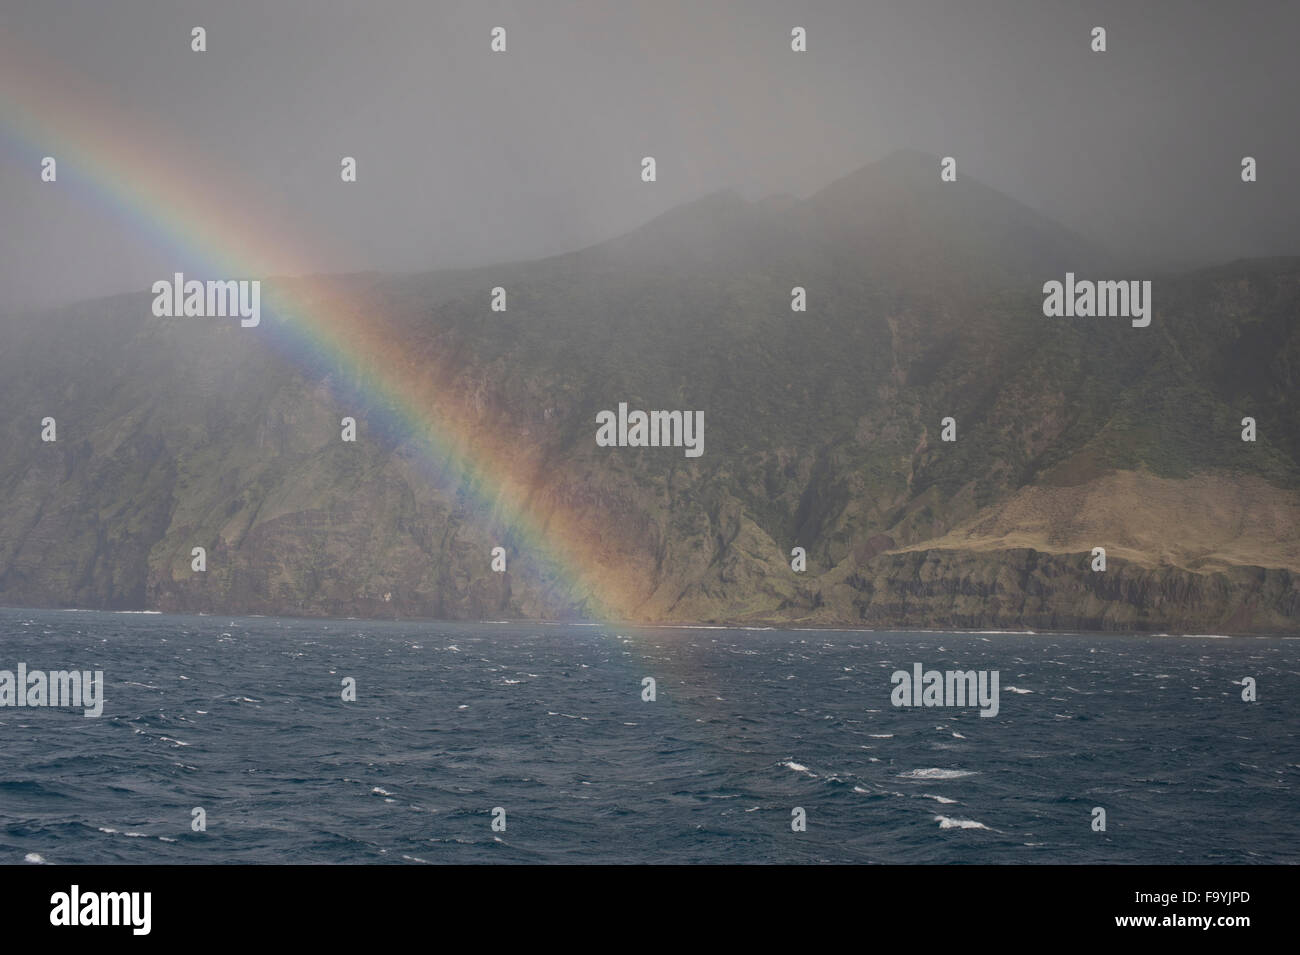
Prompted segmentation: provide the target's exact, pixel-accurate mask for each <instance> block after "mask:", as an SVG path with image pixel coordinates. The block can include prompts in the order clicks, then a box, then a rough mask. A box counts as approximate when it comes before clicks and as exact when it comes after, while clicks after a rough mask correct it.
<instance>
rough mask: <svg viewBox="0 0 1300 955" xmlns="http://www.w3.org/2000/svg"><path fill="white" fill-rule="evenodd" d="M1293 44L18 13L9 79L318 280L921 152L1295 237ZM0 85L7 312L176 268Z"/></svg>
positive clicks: (590, 232)
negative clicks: (105, 134)
mask: <svg viewBox="0 0 1300 955" xmlns="http://www.w3.org/2000/svg"><path fill="white" fill-rule="evenodd" d="M1098 25H1100V26H1104V27H1106V28H1107V30H1108V47H1109V49H1108V52H1106V53H1104V54H1094V53H1092V52H1091V51H1090V49H1089V43H1090V36H1089V34H1090V30H1091V28H1092V27H1093V26H1098ZM194 26H203V27H205V28H206V29H207V33H208V51H207V52H205V53H194V52H192V51H191V50H190V29H191V28H192V27H194ZM495 26H502V27H505V28H506V30H507V31H508V32H507V38H508V51H507V52H506V53H505V54H493V53H491V52H490V51H489V39H490V37H489V31H490V29H491V28H492V27H495ZM794 26H803V27H805V28H806V29H807V31H808V52H807V53H803V54H796V53H793V52H791V50H790V30H791V28H792V27H794ZM1298 37H1300V3H1297V2H1293V0H1277V2H1263V0H1242V2H1204V3H1201V2H1190V0H1184V2H1170V3H1166V2H1155V0H1143V2H1140V3H1138V2H1132V0H1124V2H1116V3H1091V2H1060V3H1057V2H1049V0H1025V2H1014V3H1013V2H991V0H952V2H926V0H899V2H885V3H876V2H865V0H842V2H813V0H808V2H801V0H780V2H778V0H744V2H738V0H737V2H726V3H724V2H713V0H683V2H675V0H637V2H631V0H625V2H618V0H609V2H604V3H598V2H586V3H578V2H556V0H527V2H518V3H504V2H493V0H477V2H464V3H445V2H439V0H353V2H342V0H292V2H291V0H256V2H254V0H220V2H216V0H209V2H203V3H196V2H185V0H98V2H94V3H91V2H86V0H30V2H20V0H0V84H3V85H2V86H0V93H3V96H8V97H9V98H10V99H9V102H18V103H19V104H28V103H32V102H41V101H44V102H46V103H47V105H48V104H53V106H54V108H53V109H46V110H45V112H47V113H53V114H54V115H50V116H48V117H47V118H48V119H49V120H50V122H51V123H52V124H55V125H58V124H59V123H61V122H63V121H64V117H62V116H61V115H59V114H61V113H62V112H63V107H64V106H65V105H66V104H68V103H75V102H78V101H81V100H82V99H83V97H84V99H85V101H86V102H91V101H93V102H95V103H96V104H97V105H96V107H95V108H96V111H97V115H100V116H101V117H102V118H103V119H105V120H106V121H109V122H111V123H112V124H113V127H114V128H115V129H116V130H118V132H119V134H120V135H122V136H125V137H128V138H129V139H130V140H131V141H133V142H135V143H136V144H137V145H143V146H145V147H146V148H148V149H149V150H150V151H151V152H153V153H154V155H156V156H157V157H158V158H157V161H158V162H159V163H163V164H166V163H181V164H183V165H184V164H186V163H188V165H185V167H184V168H182V169H181V170H180V171H181V173H182V174H183V175H185V174H187V173H188V174H192V175H193V177H194V181H195V185H194V188H196V189H197V188H206V187H207V186H206V184H211V188H212V189H213V190H219V191H220V194H217V193H214V195H213V196H212V197H209V198H210V199H211V201H220V200H221V195H229V196H230V197H231V203H232V206H238V207H240V208H250V207H251V208H253V209H255V210H257V211H258V216H257V217H256V219H255V220H253V221H257V222H263V221H265V222H269V223H275V224H276V225H277V228H280V229H282V230H283V232H284V234H286V235H288V236H293V235H300V236H303V237H304V242H303V245H302V247H301V248H298V249H297V250H296V251H295V252H294V253H293V254H290V251H289V247H290V246H291V245H293V243H292V240H290V241H288V242H286V243H285V244H283V245H280V246H277V247H279V248H283V249H284V250H285V254H284V256H283V257H282V258H277V257H275V256H271V257H270V258H271V259H272V260H268V261H263V262H259V263H258V264H259V266H260V267H261V268H262V270H263V272H262V274H264V275H270V274H275V273H277V272H282V271H288V270H291V269H293V268H295V267H297V266H299V265H300V263H301V261H302V259H301V256H302V255H303V254H305V253H303V251H302V250H303V249H305V248H310V250H311V252H310V256H309V261H310V262H311V263H312V266H313V267H314V268H317V269H319V270H321V271H360V270H366V269H382V270H394V271H398V270H403V271H404V270H423V269H429V268H437V267H444V266H456V265H468V264H479V263H484V262H490V261H500V260H508V259H516V258H531V257H536V256H541V255H546V254H551V253H556V252H563V251H568V250H571V249H574V248H579V247H582V246H584V245H588V244H591V243H594V242H597V241H600V240H602V239H605V238H608V237H611V236H614V235H617V234H619V233H621V232H624V231H627V230H628V229H630V228H633V227H635V226H637V225H639V224H640V223H642V222H644V221H646V220H648V219H650V218H652V217H653V216H655V215H657V214H659V213H660V212H663V211H666V210H667V209H669V208H671V207H673V206H675V205H677V204H680V203H682V202H684V201H687V200H690V199H693V198H696V197H698V196H701V195H703V194H706V193H708V192H712V191H714V190H717V189H720V188H724V187H736V188H739V189H740V190H741V191H742V192H743V193H744V194H745V195H747V196H749V197H751V198H758V197H761V196H764V195H768V194H772V193H793V194H795V195H801V196H802V195H808V194H810V193H812V192H814V191H816V190H817V189H818V188H820V187H822V186H824V185H826V184H827V183H829V182H830V181H832V180H833V179H835V178H836V177H838V176H841V175H843V174H845V173H847V172H850V171H852V170H854V169H856V168H858V167H860V166H862V165H864V164H866V163H868V162H870V161H872V160H875V159H878V158H880V157H881V156H883V155H885V154H887V153H888V152H890V151H892V150H894V149H897V148H902V147H913V148H917V149H922V150H925V151H927V152H931V153H934V154H937V155H952V156H955V157H956V158H957V161H958V171H959V175H962V176H970V177H974V178H977V179H980V180H982V181H984V182H986V183H988V184H989V185H992V186H994V187H995V188H998V189H1000V190H1002V191H1004V192H1007V193H1009V194H1011V195H1013V196H1015V197H1016V198H1018V199H1020V200H1022V201H1024V202H1026V203H1028V204H1029V205H1031V206H1034V207H1035V208H1037V209H1039V210H1040V211H1042V212H1044V213H1046V214H1048V215H1050V216H1052V217H1054V218H1056V219H1058V220H1059V221H1061V222H1063V223H1064V224H1066V225H1068V226H1070V227H1071V228H1074V229H1076V230H1077V231H1079V232H1081V233H1083V234H1084V235H1086V236H1088V237H1090V238H1092V239H1094V240H1097V241H1100V242H1102V243H1103V244H1106V245H1108V246H1110V247H1111V248H1113V249H1116V250H1117V251H1119V252H1121V253H1124V254H1129V255H1144V256H1150V257H1154V258H1155V259H1157V260H1159V261H1162V262H1163V261H1170V262H1173V261H1188V262H1197V263H1200V262H1213V261H1220V260H1229V259H1233V258H1239V257H1244V256H1255V255H1277V254H1297V253H1300V226H1297V223H1300V188H1297V185H1298V184H1300V161H1298V160H1297V156H1296V150H1297V132H1298V130H1300V122H1298V119H1300V109H1298V108H1297V101H1296V92H1297V90H1298V89H1300V56H1297V54H1296V48H1297V39H1298ZM38 93H43V95H39V96H38ZM6 102H7V101H6V100H5V99H4V98H3V97H0V108H5V115H3V116H0V309H10V308H13V307H17V306H28V305H32V304H41V303H48V302H61V301H68V300H72V299H78V298H86V297H90V296H96V295H101V294H109V293H116V292H121V291H132V290H138V291H146V290H147V289H148V287H149V286H150V284H151V283H152V282H153V281H154V280H155V279H158V278H162V277H164V276H169V275H170V274H171V272H172V271H173V270H174V269H173V266H175V265H176V255H175V250H174V248H173V247H172V246H170V244H169V243H168V242H167V241H165V239H164V238H163V237H161V236H160V235H159V234H157V233H155V232H152V231H151V230H149V229H147V228H144V224H145V221H147V220H141V219H140V218H139V217H138V216H132V215H131V214H129V213H124V211H123V210H122V209H121V208H118V207H114V206H113V205H111V204H106V203H104V202H102V201H101V197H102V193H101V191H100V190H97V189H96V188H88V187H87V183H86V180H85V177H86V175H87V173H88V171H89V170H90V169H91V168H92V166H90V165H88V164H94V163H95V161H96V157H95V156H93V155H90V154H82V153H80V152H79V150H78V149H77V148H76V147H75V145H74V146H73V147H70V148H68V149H65V150H64V151H63V152H62V153H61V154H59V155H58V156H57V157H56V158H58V160H59V163H60V165H59V181H58V183H56V184H49V183H43V182H41V180H40V169H39V158H40V156H41V155H44V151H43V149H42V144H41V142H40V141H39V138H40V137H39V134H38V135H37V136H36V137H35V138H33V137H32V135H31V128H29V127H28V125H27V124H24V123H20V122H18V121H16V120H15V119H14V115H12V112H11V111H10V110H8V109H7V107H4V104H5V103H6ZM74 115H75V114H74ZM73 142H74V144H75V142H76V136H75V135H74V136H73ZM345 155H350V156H355V157H356V158H357V160H358V163H359V167H358V171H359V181H358V182H357V183H355V184H350V185H345V184H343V183H342V182H341V180H340V177H339V161H340V159H341V157H343V156H345ZM645 155H653V156H655V157H656V159H657V161H658V177H659V181H658V182H657V183H655V184H653V185H647V184H644V183H642V182H641V181H640V176H639V173H640V166H639V163H640V159H641V157H642V156H645ZM1244 155H1251V156H1255V157H1256V158H1257V159H1258V161H1259V182H1257V183H1255V184H1253V185H1245V184H1243V183H1242V182H1241V180H1240V161H1241V157H1242V156H1244ZM185 157H189V159H186V158H185ZM195 157H198V159H201V161H202V162H201V164H199V163H197V162H196V161H195ZM200 165H201V167H202V172H199V170H200ZM936 175H937V170H936ZM141 188H144V189H146V190H147V188H148V187H147V184H142V185H141Z"/></svg>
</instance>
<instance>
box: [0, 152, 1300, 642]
mask: <svg viewBox="0 0 1300 955" xmlns="http://www.w3.org/2000/svg"><path fill="white" fill-rule="evenodd" d="M936 170H937V164H935V163H933V162H932V161H931V160H930V159H929V158H928V157H920V156H916V155H913V154H903V155H900V156H896V157H892V158H891V159H889V160H886V161H884V162H882V163H879V164H876V165H874V166H871V167H867V168H866V169H864V170H862V171H860V172H859V173H856V174H854V175H853V176H850V177H847V178H846V179H845V180H842V181H840V182H838V183H836V184H833V185H832V186H830V187H828V188H827V189H826V190H825V191H824V192H823V193H822V194H820V195H818V196H814V197H813V198H811V199H808V200H772V201H768V202H762V203H746V202H744V201H742V200H741V199H739V198H738V197H736V196H734V195H729V194H722V195H718V196H712V197H709V198H707V199H705V200H702V201H700V202H698V203H695V204H692V205H690V206H686V207H683V208H681V209H678V210H675V211H674V212H671V213H669V214H668V215H666V216H664V217H662V218H661V219H659V220H656V221H655V222H652V223H650V224H649V225H647V226H645V227H644V228H642V229H640V230H638V231H637V232H635V233H632V234H630V235H628V236H624V237H622V238H620V239H617V240H614V241H612V242H608V243H605V244H603V245H600V246H597V247H594V248H592V249H588V250H585V251H583V252H578V253H574V254H571V255H566V256H560V257H557V258H552V259H547V260H543V261H539V262H529V263H520V264H514V265H504V266H500V267H494V268H491V269H480V270H467V271H460V272H442V273H432V274H428V275H419V276H394V277H377V276H354V277H349V278H345V279H341V280H339V282H338V285H339V287H340V288H342V289H343V290H344V291H345V292H346V294H347V295H348V296H349V298H350V299H351V300H354V301H357V302H361V303H363V306H364V307H362V308H360V309H359V310H358V315H357V318H356V319H355V320H354V321H353V322H352V323H350V325H349V328H350V330H351V331H350V334H352V335H354V336H355V340H353V341H351V342H347V341H345V342H344V343H343V346H342V353H344V354H350V355H352V356H353V357H355V356H358V355H359V356H362V357H363V358H364V356H365V355H366V354H367V351H366V349H365V345H366V343H367V342H373V341H385V342H390V343H397V345H398V347H397V348H395V349H393V350H389V351H385V352H382V358H383V360H382V361H381V360H379V359H377V358H376V359H374V360H372V361H371V363H370V366H369V367H367V366H366V364H365V362H364V361H361V362H360V363H358V362H356V361H344V360H340V359H338V357H337V356H335V357H334V358H330V357H328V356H326V357H323V358H322V357H315V358H311V359H307V358H305V357H304V353H303V352H302V351H301V350H296V349H294V348H291V347H287V346H284V344H283V341H282V339H281V338H279V337H277V334H276V326H275V322H276V319H275V317H274V316H271V317H264V319H263V321H264V323H265V324H266V326H267V327H266V328H265V329H257V330H248V329H240V328H239V327H238V324H237V323H222V322H214V321H209V320H203V319H191V320H184V319H158V318H154V317H152V315H151V314H150V310H149V297H148V296H145V295H140V296H123V297H118V298H114V299H106V300H102V301H98V302H92V303H86V304H82V305H79V306H76V307H73V308H69V309H64V310H60V311H56V312H50V313H46V314H42V315H39V316H23V317H15V318H12V319H9V320H6V321H5V323H4V324H3V326H0V329H2V331H3V340H2V342H0V344H2V345H3V349H2V351H0V405H2V406H3V408H4V414H3V415H2V416H0V439H2V443H0V493H2V494H3V500H4V508H3V514H2V515H0V603H4V604H10V605H29V606H79V607H106V608H114V609H140V608H145V607H149V608H154V609H163V610H185V611H200V610H202V611H220V612H228V613H237V612H252V613H268V614H273V613H281V614H308V615H315V614H321V615H332V616H402V617H415V616H428V617H449V618H471V619H501V618H505V617H512V618H513V617H535V618H570V617H582V616H597V615H607V616H611V617H614V618H617V619H620V620H628V621H646V622H653V621H677V622H682V621H698V622H739V621H748V622H757V621H771V622H789V623H798V624H800V625H811V624H826V625H832V624H839V625H852V626H871V627H888V626H906V627H936V628H937V627H954V626H957V627H973V628H1010V627H1029V628H1034V629H1048V628H1086V629H1093V628H1095V629H1122V630H1131V629H1137V630H1177V631H1181V632H1186V631H1200V632H1205V631H1210V632H1213V631H1227V632H1295V631H1296V630H1297V629H1298V628H1297V625H1296V623H1295V621H1296V615H1297V607H1298V601H1300V589H1298V588H1297V583H1296V575H1297V574H1300V544H1297V535H1296V533H1295V531H1296V523H1297V517H1298V516H1300V468H1297V462H1298V461H1300V457H1298V455H1300V407H1298V406H1297V402H1296V399H1295V397H1294V395H1295V384H1296V381H1297V379H1298V378H1300V374H1298V372H1300V322H1297V320H1296V319H1297V315H1300V260H1282V261H1278V260H1273V261H1262V262H1261V261H1257V262H1238V263H1234V264H1231V265H1227V266H1223V267H1221V268H1217V269H1210V270H1204V271H1200V272H1195V273H1190V274H1184V275H1164V276H1161V275H1157V276H1134V275H1130V274H1129V273H1128V272H1127V271H1125V270H1124V269H1123V268H1122V266H1119V267H1116V266H1113V265H1108V264H1107V263H1105V261H1104V259H1103V257H1102V256H1100V255H1098V254H1097V253H1095V252H1094V251H1092V250H1090V249H1088V248H1087V247H1086V245H1085V244H1084V243H1082V242H1080V241H1079V240H1077V239H1075V238H1074V237H1072V236H1070V235H1069V234H1068V233H1066V232H1064V231H1063V230H1061V229H1059V228H1058V227H1056V226H1054V225H1053V224H1052V223H1050V222H1047V221H1046V220H1043V219H1041V218H1040V217H1038V216H1036V215H1035V214H1034V213H1032V212H1031V211H1030V210H1028V209H1025V208H1024V207H1021V206H1019V205H1018V204H1016V203H1014V202H1013V201H1012V200H1010V199H1007V198H1006V197H1004V196H1000V195H999V194H997V193H995V192H993V191H991V190H988V189H986V188H984V187H982V186H979V185H978V184H977V183H973V182H958V183H949V184H942V183H940V182H939V179H938V175H937V171H936ZM1099 268H1100V269H1104V270H1105V271H1103V272H1101V273H1100V274H1099V277H1102V278H1116V279H1122V278H1150V279H1151V280H1152V282H1153V299H1154V311H1153V318H1152V322H1151V325H1150V326H1149V327H1147V328H1133V327H1131V325H1130V324H1129V322H1128V321H1127V320H1126V319H1122V318H1090V319H1085V318H1078V319H1048V318H1045V317H1044V316H1043V314H1042V309H1041V306H1042V291H1041V290H1042V285H1043V283H1044V282H1046V281H1049V280H1052V279H1056V280H1060V279H1062V278H1063V277H1064V274H1065V272H1067V271H1073V272H1075V273H1078V274H1081V275H1082V274H1085V273H1087V272H1088V271H1089V270H1090V269H1091V270H1095V269H1099ZM268 284H269V283H268ZM280 285H281V287H282V290H284V291H286V292H290V293H291V292H293V291H294V286H295V283H293V282H285V283H280ZM498 285H500V286H504V287H506V288H507V289H508V291H509V296H510V298H509V310H508V311H507V312H505V313H491V312H489V310H488V300H489V295H490V290H491V289H492V288H493V287H494V286H498ZM796 285H798V286H803V287H804V288H805V289H806V290H807V299H808V309H807V311H806V312H792V311H791V309H790V301H791V288H792V287H793V286H796ZM270 294H271V295H272V296H273V295H274V291H272V292H271V293H270ZM264 331H265V332H266V334H262V332H264ZM397 379H400V380H401V381H403V382H404V384H403V386H402V389H401V390H400V402H401V403H402V404H403V405H404V406H406V407H408V408H409V407H420V408H426V409H429V417H430V419H431V420H434V421H437V420H438V419H439V417H440V416H443V415H445V416H446V417H448V418H449V419H454V420H456V421H458V422H462V423H463V422H468V423H469V425H470V426H469V428H468V429H467V430H466V433H465V434H464V435H462V436H461V438H460V439H459V440H460V441H461V446H458V447H457V448H456V449H455V450H456V451H457V452H466V453H467V455H468V457H469V458H470V459H477V460H486V459H491V460H496V461H498V462H505V463H504V464H503V465H500V466H502V467H505V468H508V470H509V472H510V478H511V480H510V482H509V488H510V492H509V493H507V491H506V490H505V489H503V487H501V486H499V485H498V483H497V482H496V481H494V480H493V478H494V477H495V475H493V474H491V473H488V474H471V475H467V474H465V473H460V472H457V471H455V470H454V469H447V468H444V467H442V466H440V464H439V462H438V460H437V455H432V456H431V455H429V454H428V453H426V452H425V451H424V450H422V449H421V448H420V447H419V446H418V442H417V441H416V440H414V439H413V437H412V434H411V433H410V431H409V429H406V428H404V427H402V426H401V425H400V422H397V418H396V417H395V410H400V409H394V408H393V407H390V406H387V405H386V404H385V400H381V399H378V398H376V397H375V395H376V394H379V393H381V392H377V391H375V390H374V389H373V388H369V387H367V386H366V385H367V381H373V380H380V381H391V380H397ZM389 398H390V399H391V401H392V402H394V403H395V402H397V401H398V400H399V398H397V397H393V395H391V394H390V395H389ZM620 401H626V402H628V404H629V406H630V407H631V408H634V409H636V408H640V409H643V410H656V409H677V410H687V409H690V410H696V409H698V410H702V411H703V412H704V416H705V435H704V438H705V445H704V446H705V452H704V454H703V456H701V457H699V458H688V457H686V456H685V455H684V454H683V453H682V450H681V449H673V448H645V449H640V448H598V447H597V446H596V443H595V431H596V424H595V416H596V413H597V412H598V411H600V410H602V409H614V408H617V406H618V403H619V402H620ZM47 415H49V416H52V417H55V418H56V420H57V422H58V440H57V441H56V442H53V443H45V442H42V441H41V440H40V421H41V419H42V418H43V417H45V416H47ZM343 415H352V416H355V417H356V419H357V422H358V432H359V435H360V437H359V439H358V442H357V443H356V444H345V443H343V442H341V441H340V440H339V421H340V417H341V416H343ZM1246 416H1250V417H1253V418H1254V419H1255V420H1256V422H1257V428H1258V439H1257V440H1256V441H1255V442H1243V441H1242V440H1241V430H1242V425H1241V419H1242V418H1243V417H1246ZM946 417H952V418H954V419H955V421H956V429H957V440H956V441H955V442H946V441H943V440H941V436H940V431H941V428H942V424H941V422H942V420H943V419H944V418H946ZM395 422H397V423H395ZM484 449H487V450H489V451H491V452H492V455H489V456H488V457H486V458H485V457H484V455H483V454H482V453H481V452H482V451H483V450H484ZM520 513H522V514H525V515H526V517H527V522H528V524H529V525H530V526H532V527H534V528H535V529H536V530H537V533H536V534H535V535H533V537H531V538H530V537H529V536H527V535H524V534H521V533H519V532H518V530H517V524H518V521H517V519H516V518H517V516H518V515H519V514H520ZM551 538H553V539H554V542H555V543H557V544H560V545H562V546H560V547H559V548H557V549H558V550H559V551H561V552H562V553H564V554H567V555H570V556H574V555H576V557H577V558H579V559H576V560H570V561H567V562H563V561H562V562H561V566H556V565H554V564H553V563H548V562H546V561H543V560H540V559H539V558H538V554H537V549H538V545H539V544H541V545H545V544H546V543H547V541H548V539H551ZM498 545H501V546H504V547H505V548H506V550H507V554H508V562H509V563H508V568H509V569H508V572H507V573H505V574H498V573H493V572H492V571H491V569H490V567H489V560H490V558H489V556H488V555H489V553H490V551H491V549H492V548H493V547H494V546H498ZM194 546H204V547H205V548H206V549H207V568H208V569H207V570H206V572H204V573H201V574H196V573H194V572H192V571H191V569H190V560H191V557H190V554H191V548H192V547H194ZM794 547H802V548H804V549H805V550H806V552H807V570H806V571H805V572H803V573H795V572H793V571H792V570H791V566H790V560H791V550H792V548H794ZM1093 547H1105V548H1106V550H1107V569H1106V571H1105V572H1104V573H1095V572H1093V571H1092V569H1091V566H1090V565H1091V550H1092V548H1093ZM611 595H616V598H612V597H611Z"/></svg>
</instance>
